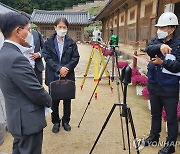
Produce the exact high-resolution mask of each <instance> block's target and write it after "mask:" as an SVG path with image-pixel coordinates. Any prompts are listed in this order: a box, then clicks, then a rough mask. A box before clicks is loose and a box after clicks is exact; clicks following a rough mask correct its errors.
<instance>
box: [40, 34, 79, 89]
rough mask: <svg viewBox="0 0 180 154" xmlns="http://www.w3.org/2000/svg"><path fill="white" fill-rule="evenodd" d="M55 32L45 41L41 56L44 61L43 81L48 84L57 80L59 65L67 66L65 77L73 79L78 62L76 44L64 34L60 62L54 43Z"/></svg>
mask: <svg viewBox="0 0 180 154" xmlns="http://www.w3.org/2000/svg"><path fill="white" fill-rule="evenodd" d="M56 36H57V34H53V35H52V36H51V37H50V38H49V39H48V40H47V41H46V42H45V43H44V48H43V57H44V59H45V61H46V69H45V83H46V85H48V86H49V84H50V82H52V81H54V80H57V79H58V77H57V75H58V74H59V70H60V68H61V67H63V66H65V67H67V68H69V73H68V74H67V76H66V79H69V80H73V81H75V74H74V68H75V67H76V65H77V64H78V62H79V57H80V56H79V53H78V48H77V44H76V43H75V42H74V41H73V40H72V39H71V38H70V37H69V36H68V35H66V36H65V40H64V48H63V54H62V57H61V62H59V58H58V56H59V55H58V53H59V52H58V51H57V50H58V47H57V44H56V39H57V38H56Z"/></svg>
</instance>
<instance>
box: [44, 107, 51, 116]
mask: <svg viewBox="0 0 180 154" xmlns="http://www.w3.org/2000/svg"><path fill="white" fill-rule="evenodd" d="M49 113H52V110H51V108H50V107H49V108H48V107H45V116H47V115H48V114H49Z"/></svg>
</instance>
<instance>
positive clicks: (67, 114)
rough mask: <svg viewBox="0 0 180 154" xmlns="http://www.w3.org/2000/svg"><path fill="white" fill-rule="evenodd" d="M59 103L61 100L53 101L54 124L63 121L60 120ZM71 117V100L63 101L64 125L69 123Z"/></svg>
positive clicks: (52, 114) (52, 116)
mask: <svg viewBox="0 0 180 154" xmlns="http://www.w3.org/2000/svg"><path fill="white" fill-rule="evenodd" d="M59 103H60V100H58V101H55V100H53V101H52V110H53V112H52V113H51V118H52V123H53V124H55V123H60V122H61V119H60V118H59ZM70 116H71V99H68V100H63V117H62V123H69V121H70Z"/></svg>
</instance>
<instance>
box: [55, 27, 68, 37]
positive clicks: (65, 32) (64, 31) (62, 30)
mask: <svg viewBox="0 0 180 154" xmlns="http://www.w3.org/2000/svg"><path fill="white" fill-rule="evenodd" d="M66 34H67V29H60V30H57V35H58V36H60V37H64V36H65V35H66Z"/></svg>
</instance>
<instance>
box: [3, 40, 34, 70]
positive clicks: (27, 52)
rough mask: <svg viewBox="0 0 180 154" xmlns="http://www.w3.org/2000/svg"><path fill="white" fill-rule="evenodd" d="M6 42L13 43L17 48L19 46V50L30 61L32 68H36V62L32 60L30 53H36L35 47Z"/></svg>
mask: <svg viewBox="0 0 180 154" xmlns="http://www.w3.org/2000/svg"><path fill="white" fill-rule="evenodd" d="M4 42H8V43H12V44H14V45H15V46H17V47H18V48H19V50H20V51H21V52H22V54H23V55H24V56H25V57H26V58H27V59H28V60H29V62H30V64H31V65H32V67H33V68H34V67H35V61H34V60H33V59H31V58H30V56H31V54H30V53H34V47H33V46H32V47H30V48H28V47H24V46H22V45H20V44H18V43H16V42H14V41H10V40H5V41H4Z"/></svg>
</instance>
